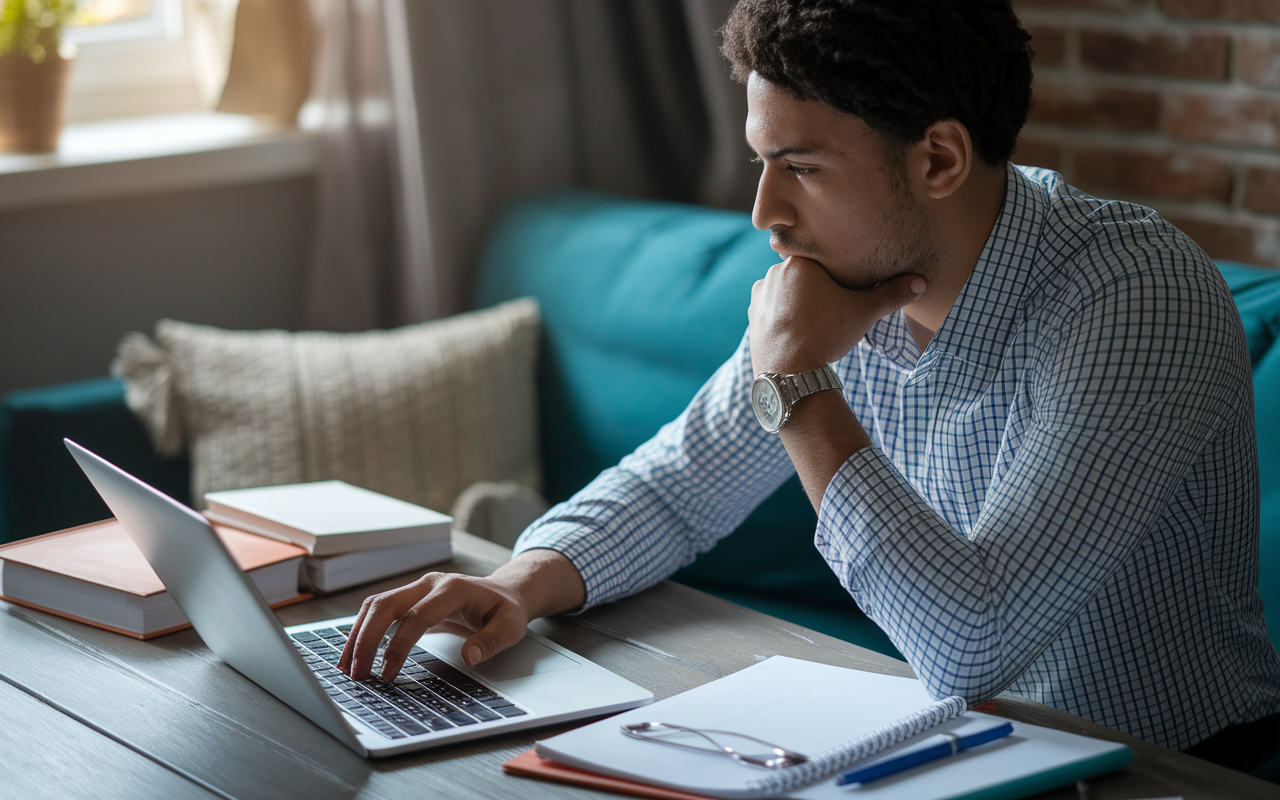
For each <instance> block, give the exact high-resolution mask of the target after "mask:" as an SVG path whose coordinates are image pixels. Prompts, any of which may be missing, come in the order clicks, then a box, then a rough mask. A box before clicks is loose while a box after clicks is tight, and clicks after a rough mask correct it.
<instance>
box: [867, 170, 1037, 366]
mask: <svg viewBox="0 0 1280 800" xmlns="http://www.w3.org/2000/svg"><path fill="white" fill-rule="evenodd" d="M1048 202H1049V198H1048V194H1047V192H1046V191H1045V189H1044V188H1043V187H1041V186H1038V185H1036V184H1034V183H1032V182H1031V181H1030V180H1029V179H1028V178H1027V177H1026V176H1024V175H1023V174H1022V172H1021V171H1020V170H1018V169H1017V168H1016V167H1014V166H1013V165H1012V164H1008V165H1007V166H1006V170H1005V193H1004V204H1003V205H1002V206H1001V207H1000V215H999V216H998V217H997V218H996V224H995V226H994V227H993V228H992V229H991V235H990V236H989V237H987V243H986V245H985V246H984V247H983V249H982V255H980V256H979V257H978V263H977V264H976V265H975V266H974V268H973V274H971V275H970V276H969V280H968V281H967V282H965V285H964V288H963V289H962V290H961V291H960V296H959V297H957V298H956V302H955V304H954V305H953V306H952V307H951V311H950V312H949V313H948V314H947V318H946V320H945V321H944V322H943V323H942V327H941V328H939V329H938V332H937V333H936V334H934V337H933V341H931V342H930V343H929V347H928V349H927V350H926V351H925V354H924V356H925V357H924V359H922V360H921V362H920V364H919V365H918V366H917V365H916V364H915V362H916V360H917V359H918V358H919V356H920V354H919V352H918V349H917V347H916V344H915V340H914V339H913V338H912V336H911V332H910V330H909V329H908V328H907V323H906V319H905V318H904V317H903V314H902V312H901V311H899V312H898V313H896V314H891V315H889V316H888V317H885V318H884V319H881V320H879V321H878V322H877V323H876V324H875V325H874V326H873V327H872V329H871V331H869V332H868V333H867V338H866V341H867V344H869V345H871V346H872V347H874V348H876V349H877V350H880V351H881V352H883V353H884V355H885V356H886V357H887V358H889V359H890V360H892V361H894V362H896V363H899V364H900V365H901V366H904V367H906V368H908V369H910V368H911V367H916V368H919V367H924V366H926V365H927V364H926V362H929V361H931V360H932V358H931V356H932V355H933V354H937V353H949V354H950V355H952V356H955V357H957V358H961V359H964V360H966V361H969V362H973V363H975V364H979V365H982V366H985V367H989V368H995V367H997V366H999V364H1000V360H1001V358H1002V356H1003V353H1004V349H1005V345H1006V344H1007V343H1008V341H1009V338H1010V337H1011V336H1012V335H1013V333H1014V331H1015V330H1016V329H1017V326H1018V324H1019V322H1020V321H1021V320H1020V310H1019V309H1020V308H1021V306H1022V301H1023V297H1024V295H1025V293H1026V290H1027V284H1028V279H1029V278H1030V275H1031V268H1032V263H1033V259H1034V256H1035V253H1036V249H1037V247H1038V245H1039V239H1040V228H1041V225H1042V224H1043V222H1044V218H1045V212H1046V209H1047V207H1048ZM908 365H911V366H908Z"/></svg>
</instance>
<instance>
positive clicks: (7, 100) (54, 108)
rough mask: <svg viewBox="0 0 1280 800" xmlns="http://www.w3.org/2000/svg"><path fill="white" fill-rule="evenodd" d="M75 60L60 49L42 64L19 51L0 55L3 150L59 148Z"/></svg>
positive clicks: (42, 150) (1, 136) (35, 151)
mask: <svg viewBox="0 0 1280 800" xmlns="http://www.w3.org/2000/svg"><path fill="white" fill-rule="evenodd" d="M73 60H74V59H70V58H63V57H62V56H60V55H58V54H57V53H50V54H49V55H48V56H46V57H45V59H44V61H42V62H40V63H39V64H37V63H35V62H34V61H32V60H31V59H29V58H27V57H25V56H20V55H18V54H17V53H9V54H7V55H3V56H0V152H5V153H47V152H50V151H52V150H57V149H58V134H59V133H61V132H62V120H63V117H64V115H65V112H66V105H67V79H68V78H69V77H70V75H71V62H72V61H73Z"/></svg>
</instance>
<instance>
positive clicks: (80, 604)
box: [0, 481, 453, 639]
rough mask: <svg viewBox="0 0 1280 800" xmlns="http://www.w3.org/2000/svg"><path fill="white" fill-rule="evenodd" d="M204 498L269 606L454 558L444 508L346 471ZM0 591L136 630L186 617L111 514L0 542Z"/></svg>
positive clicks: (182, 622) (174, 624) (119, 629)
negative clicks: (342, 475)
mask: <svg viewBox="0 0 1280 800" xmlns="http://www.w3.org/2000/svg"><path fill="white" fill-rule="evenodd" d="M205 499H206V501H207V502H208V505H209V510H208V511H207V512H205V514H206V516H207V517H208V518H209V520H210V522H211V523H212V524H213V528H214V530H215V531H216V532H217V534H218V536H219V538H221V539H222V541H223V543H224V544H226V546H227V549H228V551H230V553H231V556H232V558H234V559H235V561H236V563H237V564H239V565H240V568H241V569H243V570H244V571H245V572H246V573H247V574H248V575H249V577H250V578H251V579H252V580H253V583H254V585H255V586H257V587H258V591H259V592H261V593H262V596H263V599H265V600H266V601H267V603H268V604H269V605H271V606H272V607H273V608H278V607H280V606H283V605H288V604H290V603H296V602H298V601H300V600H305V599H307V598H309V597H311V596H312V593H327V592H335V591H339V590H342V589H346V588H349V587H352V586H355V585H358V584H361V583H368V582H370V581H375V580H379V579H381V578H385V577H388V576H391V575H398V574H400V573H404V572H409V571H411V570H416V569H421V568H422V567H425V566H428V565H430V564H436V563H439V562H441V561H447V560H449V558H450V557H451V552H450V544H449V532H450V528H451V527H452V521H453V520H452V518H451V517H448V516H446V515H444V514H440V513H438V512H435V511H431V510H429V509H426V508H423V507H421V506H416V505H413V504H412V503H406V502H403V501H401V500H396V499H394V498H391V497H387V496H386V495H382V494H378V493H376V492H371V491H368V490H366V489H360V488H358V487H355V486H351V485H350V484H346V483H343V482H341V481H322V482H319V483H304V484H294V485H289V486H270V487H263V488H258V489H238V490H234V491H226V492H214V493H211V494H209V495H207V496H206V498H205ZM0 599H4V600H8V601H10V602H13V603H17V604H19V605H24V606H28V607H30V608H36V609H39V610H42V611H48V612H50V613H53V614H57V615H59V616H62V617H66V618H69V619H74V620H77V621H79V622H85V623H88V624H90V625H96V626H98V627H100V628H105V629H107V630H111V631H115V632H116V633H122V634H125V635H126V636H133V637H135V638H139V639H150V638H153V637H156V636H162V635H164V634H166V633H172V632H174V631H178V630H182V629H184V628H187V627H190V624H189V623H188V622H187V619H186V617H185V616H184V615H183V613H182V611H181V610H180V609H179V608H178V605H177V603H175V602H174V600H173V598H172V597H170V596H169V593H168V592H167V591H165V588H164V585H163V584H162V583H161V582H160V579H159V577H157V576H156V574H155V571H154V570H152V569H151V565H150V564H148V563H147V560H146V558H144V557H143V555H142V552H141V551H140V550H139V549H138V547H137V545H136V544H134V542H133V540H132V539H131V538H130V537H129V535H128V533H127V532H126V531H125V530H124V528H123V526H122V525H121V524H120V523H119V522H117V521H116V520H114V519H108V520H103V521H101V522H95V523H91V524H89V525H81V526H79V527H75V528H69V529H67V530H64V531H57V532H55V533H48V534H45V535H43V536H36V537H32V538H30V539H23V540H21V541H18V542H14V543H11V544H8V545H4V546H2V547H0Z"/></svg>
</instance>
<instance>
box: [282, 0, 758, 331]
mask: <svg viewBox="0 0 1280 800" xmlns="http://www.w3.org/2000/svg"><path fill="white" fill-rule="evenodd" d="M314 2H316V5H317V18H318V20H317V23H318V26H319V30H320V37H319V38H320V51H321V52H320V55H319V61H318V66H317V81H316V85H317V92H316V96H315V99H316V101H317V104H318V105H320V106H322V107H323V108H325V109H326V116H325V120H326V122H325V124H324V126H323V128H322V133H321V137H320V141H321V144H320V147H321V158H320V172H319V176H318V184H319V191H318V203H319V205H318V221H317V238H316V247H315V254H314V259H313V263H312V269H311V274H310V284H309V294H308V299H307V309H308V319H307V322H308V323H309V325H311V326H312V327H320V328H329V329H339V330H354V329H359V328H363V327H374V326H385V325H393V324H405V323H410V322H417V321H421V320H427V319H432V318H435V317H438V316H443V315H447V314H453V313H456V312H458V311H462V310H465V309H467V308H468V307H469V297H470V293H471V287H472V282H473V279H474V274H475V269H476V266H477V260H478V258H479V255H480V250H481V247H482V244H483V239H484V235H485V232H486V231H487V229H488V227H489V225H490V223H491V222H492V220H493V217H494V215H495V214H496V213H497V211H498V210H499V209H500V208H501V207H502V205H503V204H505V203H506V202H508V201H509V200H511V199H513V198H515V197H517V196H519V195H522V194H526V193H528V192H530V191H534V190H537V189H540V188H545V187H553V186H579V187H589V188H594V189H599V190H602V191H607V192H612V193H618V194H624V195H630V196H636V197H645V198H655V199H665V200H680V201H687V202H701V203H706V204H710V205H718V206H724V207H730V208H749V207H750V203H751V198H752V197H753V195H754V188H755V177H756V174H755V172H754V170H753V168H752V166H751V165H750V163H749V157H750V154H749V153H748V151H747V149H746V146H745V144H744V142H743V133H742V132H743V122H744V120H745V117H746V100H745V92H744V90H743V88H742V87H741V86H738V85H735V84H733V83H732V82H731V81H730V80H729V77H728V70H727V65H726V64H725V63H724V62H723V59H721V57H720V55H719V52H718V48H719V37H718V35H716V34H715V29H716V28H718V27H719V26H720V25H721V24H722V23H723V21H724V19H725V17H727V16H728V12H729V8H730V7H731V5H732V2H733V0H683V1H682V0H430V1H429V2H422V1H421V0H314ZM366 106H367V107H368V109H369V110H372V111H376V113H366V112H365V111H364V109H365V108H366ZM353 109H354V110H353Z"/></svg>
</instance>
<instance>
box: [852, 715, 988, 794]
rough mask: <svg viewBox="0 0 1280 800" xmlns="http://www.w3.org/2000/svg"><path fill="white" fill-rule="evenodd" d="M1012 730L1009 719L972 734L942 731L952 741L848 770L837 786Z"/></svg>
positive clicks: (876, 777)
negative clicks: (961, 734) (953, 733)
mask: <svg viewBox="0 0 1280 800" xmlns="http://www.w3.org/2000/svg"><path fill="white" fill-rule="evenodd" d="M1011 733H1013V723H1012V722H1006V723H1005V724H1003V725H997V726H995V727H994V728H987V729H986V730H981V731H978V732H977V733H974V734H970V735H969V736H953V735H952V734H949V733H944V734H942V735H943V736H946V737H947V738H948V739H949V740H950V741H946V742H942V743H941V744H936V745H934V746H933V747H926V748H924V749H923V750H912V751H911V752H909V753H903V754H902V755H900V756H897V757H896V758H890V759H888V760H886V761H881V762H880V763H879V764H872V765H871V766H869V767H863V768H862V769H855V770H853V771H851V772H846V773H845V774H843V775H841V776H840V777H839V778H836V786H848V785H849V784H851V783H870V782H871V781H874V780H879V779H880V778H887V777H889V776H890V775H897V774H898V773H899V772H905V771H907V770H909V769H911V768H912V767H918V766H920V765H921V764H927V763H928V762H930V761H936V760H937V759H939V758H946V757H947V756H950V755H955V754H956V753H959V752H960V751H961V750H968V749H969V748H971V747H977V746H978V745H980V744H986V743H987V742H994V741H995V740H996V739H999V738H1001V737H1002V736H1008V735H1009V734H1011Z"/></svg>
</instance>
